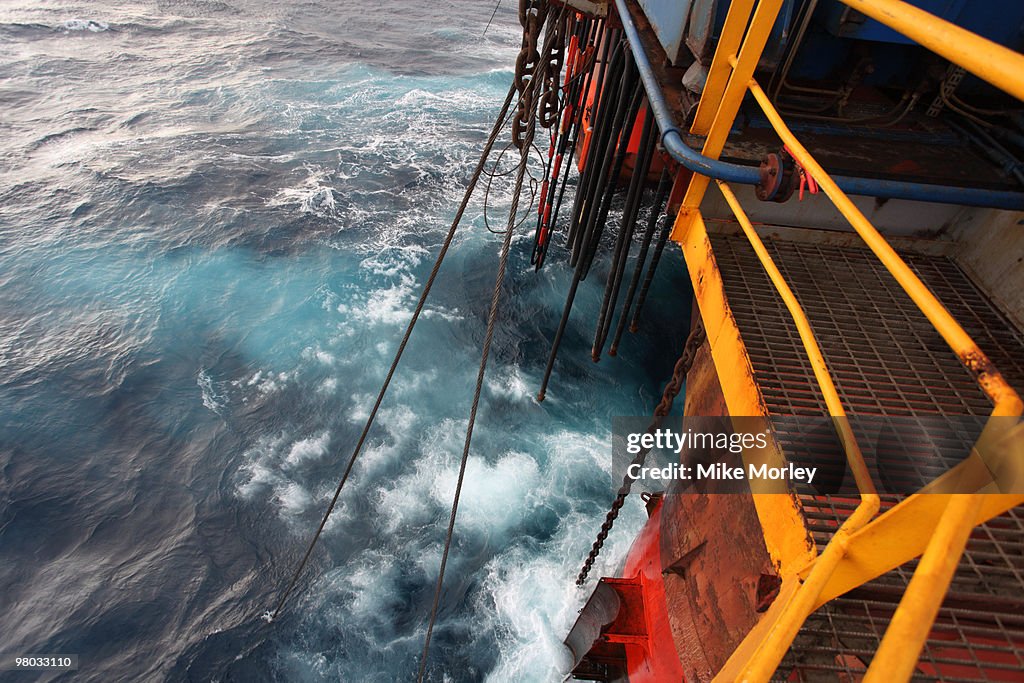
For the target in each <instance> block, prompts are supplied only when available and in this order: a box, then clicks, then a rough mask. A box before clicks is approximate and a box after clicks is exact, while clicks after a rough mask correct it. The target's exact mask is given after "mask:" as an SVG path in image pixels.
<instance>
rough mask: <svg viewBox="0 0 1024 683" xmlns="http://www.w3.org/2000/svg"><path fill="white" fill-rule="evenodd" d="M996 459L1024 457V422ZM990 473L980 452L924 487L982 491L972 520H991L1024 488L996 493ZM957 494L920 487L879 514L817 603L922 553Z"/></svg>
mask: <svg viewBox="0 0 1024 683" xmlns="http://www.w3.org/2000/svg"><path fill="white" fill-rule="evenodd" d="M992 448H993V449H994V450H995V451H996V452H997V459H999V460H1006V461H1011V462H1020V461H1022V460H1024V424H1017V425H1015V426H1014V427H1012V428H1011V429H1008V430H1006V431H1005V433H1004V434H1003V435H1002V437H1001V439H1000V440H999V441H998V442H997V443H994V444H992ZM991 482H992V477H991V473H990V472H989V470H988V468H987V467H986V465H985V463H984V462H983V461H982V460H981V458H980V457H979V456H978V455H977V454H975V453H972V455H971V457H970V458H968V459H967V460H965V461H964V462H963V463H961V464H960V465H958V466H957V467H955V468H954V469H953V470H951V471H949V472H947V473H946V474H944V475H942V477H940V478H939V479H937V480H936V481H934V482H932V484H930V485H929V486H927V487H926V488H925V489H922V490H923V491H971V490H976V491H979V492H983V493H984V495H982V496H981V498H982V500H981V503H980V505H979V507H978V509H977V511H976V512H975V514H974V519H973V524H972V526H973V525H977V524H981V523H983V522H986V521H988V520H990V519H992V518H993V517H996V516H998V515H1001V514H1003V513H1004V512H1006V511H1007V510H1009V509H1011V508H1014V507H1016V506H1018V505H1020V504H1022V503H1024V493H1020V492H1019V491H1018V492H1017V493H1006V494H1001V493H993V492H991V486H986V484H990V483H991ZM951 495H952V494H943V493H918V494H915V495H913V496H910V497H909V498H907V499H905V500H903V501H902V502H900V503H899V504H898V505H896V506H895V507H893V508H892V509H891V510H888V511H887V512H885V513H884V514H882V515H879V516H878V518H876V519H875V520H874V521H872V522H871V524H869V525H867V526H866V527H864V528H863V529H861V530H860V531H858V532H857V533H855V534H853V536H852V537H851V538H850V548H849V551H848V552H847V554H846V557H845V558H843V561H842V562H840V563H839V566H838V567H836V571H835V572H834V573H833V574H832V577H831V578H830V579H829V582H828V584H827V585H826V586H825V588H824V589H823V590H822V592H821V595H820V596H819V597H818V605H819V606H820V605H822V604H824V603H826V602H828V601H829V600H831V599H832V598H835V597H838V596H840V595H842V594H843V593H845V592H847V591H849V590H851V589H853V588H856V587H857V586H859V585H861V584H863V583H865V582H867V581H870V580H871V579H874V578H876V577H878V576H881V575H882V574H884V573H886V572H887V571H890V570H892V569H895V568H896V567H899V566H900V565H902V564H903V563H904V562H907V561H908V560H911V559H913V558H915V557H918V556H919V555H921V554H922V553H923V552H924V550H925V547H926V544H927V543H928V539H929V538H930V537H931V535H932V533H933V532H934V530H935V527H936V524H937V523H938V520H939V518H940V517H941V516H942V514H943V513H944V512H945V510H946V506H947V505H948V503H949V501H950V498H951Z"/></svg>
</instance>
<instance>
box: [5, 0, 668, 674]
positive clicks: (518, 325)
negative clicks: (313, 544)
mask: <svg viewBox="0 0 1024 683" xmlns="http://www.w3.org/2000/svg"><path fill="white" fill-rule="evenodd" d="M505 4H506V5H507V6H506V7H503V8H502V9H501V11H499V13H498V15H497V17H496V18H495V23H494V24H493V25H492V26H491V27H490V29H489V30H488V31H487V33H486V35H483V31H484V25H485V24H486V22H487V20H488V18H489V17H490V14H491V10H492V9H493V5H491V4H489V3H487V4H484V3H478V2H474V1H472V0H450V1H447V2H438V3H399V2H396V1H395V0H377V1H376V2H372V3H366V4H364V3H357V2H354V1H352V2H323V1H313V2H295V3H281V4H276V3H269V2H260V1H258V0H230V1H229V2H214V1H204V0H179V1H172V0H166V1H165V0H156V1H154V2H135V3H130V2H129V3H112V2H84V1H78V2H65V1H61V0H51V1H45V2H28V1H27V0H5V1H4V2H0V105H2V108H0V651H3V652H7V653H65V654H78V655H80V658H81V665H80V670H79V671H78V672H77V673H76V674H74V675H69V676H66V677H65V678H66V679H68V680H86V681H115V680H203V681H205V680H223V681H261V680H281V681H293V680H294V681H320V680H345V681H394V680H408V679H409V678H410V677H412V676H413V675H414V672H415V669H416V666H417V662H418V655H419V651H420V648H421V646H422V639H423V635H424V630H425V622H426V618H427V615H428V613H429V607H430V601H431V598H432V591H433V585H434V581H435V579H436V573H437V568H438V563H439V559H440V552H441V544H442V542H443V533H444V525H445V522H446V520H447V515H448V508H449V505H450V499H451V494H452V491H453V487H454V477H455V472H456V471H457V466H458V457H459V454H460V452H461V445H462V439H463V435H464V431H463V430H464V428H465V424H466V421H465V420H466V414H467V412H468V408H469V401H470V396H471V390H472V383H473V381H474V378H475V372H476V364H477V359H478V355H479V345H480V342H481V340H482V336H483V329H484V320H485V317H486V312H487V306H488V304H489V299H490V290H491V287H492V282H493V273H494V269H495V268H494V266H495V259H496V255H497V251H498V246H499V239H498V238H497V237H495V236H494V235H492V234H490V233H488V232H487V231H486V230H485V229H484V225H483V217H482V216H483V204H482V199H480V198H478V199H477V200H476V201H475V202H474V204H473V205H472V206H471V208H470V210H469V212H468V215H467V221H466V229H465V231H464V232H463V233H462V235H461V236H460V238H459V239H458V240H457V245H456V249H455V250H454V251H453V253H452V254H451V256H450V257H449V259H448V262H447V264H446V268H445V270H444V271H443V274H442V277H441V278H440V280H439V281H438V285H437V287H436V288H435V292H436V294H435V296H434V297H433V299H432V300H431V303H430V305H429V307H428V310H427V314H426V316H425V318H424V319H423V320H422V322H421V324H420V325H419V326H418V328H417V333H416V335H415V337H414V338H413V341H412V343H411V345H410V346H409V349H408V352H407V354H406V360H405V361H404V363H403V365H402V368H401V372H400V375H399V377H398V379H397V381H396V382H395V384H394V385H393V389H392V392H391V394H390V395H389V398H388V399H387V401H386V402H385V407H384V409H383V410H382V412H381V414H380V419H379V420H378V427H377V428H376V430H375V431H374V432H373V433H372V436H371V439H370V442H369V444H368V448H367V449H366V452H365V454H364V456H363V458H362V460H361V461H360V463H359V464H358V466H357V468H356V470H355V473H354V477H353V479H352V480H351V481H350V484H349V486H348V489H347V490H346V493H345V494H344V496H343V502H342V504H341V505H340V506H339V508H338V509H337V511H336V512H335V514H334V517H333V518H332V521H331V524H330V526H329V528H328V531H327V533H326V535H325V537H324V539H323V543H322V544H321V546H320V547H319V550H318V552H317V553H316V555H315V556H314V561H313V562H312V564H311V567H310V569H309V571H308V572H307V574H306V577H305V579H304V581H303V582H302V584H301V586H300V589H299V591H298V592H297V593H296V595H295V597H294V599H293V600H292V602H291V603H290V606H289V608H288V610H287V611H286V613H285V614H284V615H282V617H281V618H280V619H279V620H278V621H276V622H275V623H273V624H271V625H267V624H265V623H264V622H263V621H262V620H261V619H260V618H259V617H260V615H261V614H262V613H263V612H264V611H266V610H267V609H270V608H272V606H273V604H274V602H275V600H276V598H277V596H278V594H279V591H280V590H281V589H282V588H283V585H284V583H285V582H286V580H287V578H288V576H289V574H290V572H291V571H292V569H293V568H294V565H295V563H296V561H297V560H298V558H299V556H301V553H302V551H303V550H304V546H305V543H306V542H307V540H308V538H309V534H310V533H311V530H312V528H313V527H314V526H315V524H316V522H317V520H318V518H319V516H320V515H321V514H322V511H323V509H324V507H325V505H326V501H327V500H328V499H329V496H330V494H331V493H332V492H333V488H334V485H335V482H336V480H337V477H338V476H339V474H340V469H341V463H343V462H344V461H345V459H346V458H347V457H348V455H349V453H350V452H351V447H352V445H353V442H354V439H355V438H356V436H357V435H358V432H359V429H360V428H361V426H362V420H363V419H364V418H365V416H366V413H367V410H368V409H369V407H370V405H371V399H372V396H373V395H374V393H375V392H376V390H377V388H378V386H379V383H380V381H381V380H382V378H383V375H384V371H385V370H386V366H387V362H388V361H389V360H390V358H391V355H392V354H393V352H394V348H395V346H396V344H397V340H398V339H399V337H400V334H401V332H402V330H403V329H404V325H405V323H406V321H407V320H408V317H409V315H410V313H411V310H412V305H413V303H414V301H415V297H416V296H417V294H418V289H419V287H420V286H421V285H422V283H423V281H424V278H425V275H426V273H427V272H428V271H429V267H430V264H431V262H432V255H433V253H434V252H435V251H436V248H437V247H438V245H439V243H440V240H441V238H442V237H443V235H444V232H445V230H446V229H447V223H448V222H449V221H450V218H451V215H452V214H453V213H454V210H455V208H456V206H457V202H458V199H459V198H460V197H461V193H462V189H463V187H464V185H465V183H466V181H467V179H468V176H469V173H470V172H471V170H472V166H473V163H474V162H475V159H476V156H477V153H478V151H479V149H480V147H481V146H482V143H483V140H484V138H485V136H486V132H487V130H488V129H489V127H490V124H491V121H492V118H493V116H494V115H495V114H496V111H497V108H498V106H499V105H500V101H501V99H502V98H503V95H504V93H505V91H506V89H507V84H508V82H509V80H510V78H511V70H510V69H511V67H512V65H513V63H514V57H515V54H516V52H517V49H518V41H519V37H518V36H519V29H518V25H517V23H516V19H515V11H514V7H513V3H511V2H506V3H505ZM507 189H508V188H507V186H500V187H498V188H497V189H496V196H495V198H494V199H495V200H496V203H497V205H498V208H499V209H500V208H501V205H502V203H503V202H505V203H507V201H508V196H507ZM502 193H504V194H502ZM494 218H495V219H497V220H498V221H500V220H501V219H500V216H499V215H498V213H497V212H495V214H494ZM529 247H530V237H529V236H528V234H527V233H526V231H525V229H524V231H523V233H522V235H520V236H518V237H517V238H516V241H515V243H514V253H513V256H512V262H511V264H510V275H509V279H508V282H507V287H506V290H505V298H504V304H503V309H502V315H501V321H500V325H499V328H498V331H497V334H496V339H495V347H494V353H493V355H492V365H491V368H490V371H489V374H488V379H487V383H486V388H485V393H484V397H483V403H482V410H481V415H480V419H479V422H478V428H477V432H476V437H475V442H474V449H473V454H472V457H471V460H470V463H469V470H468V474H467V480H466V488H465V491H464V495H463V499H462V507H461V510H460V515H459V524H458V529H457V533H456V537H455V543H454V547H453V555H452V559H451V562H450V563H449V570H448V574H447V581H446V591H445V594H444V601H443V607H442V611H441V615H440V620H439V625H438V629H437V630H436V631H435V638H434V647H433V650H432V657H431V664H430V668H429V672H430V679H431V680H433V681H477V680H492V681H544V680H559V679H560V677H561V676H560V674H559V671H560V670H561V668H562V667H564V666H565V662H564V655H563V652H562V650H561V646H560V641H561V639H562V638H563V637H564V635H565V632H566V630H567V628H568V627H569V626H570V625H571V623H572V621H573V619H574V618H575V615H576V611H577V610H578V609H579V607H580V606H581V604H582V601H583V600H584V599H585V597H586V594H585V593H582V592H580V591H578V590H577V589H576V588H575V587H574V586H573V581H572V579H573V577H574V576H575V573H576V571H577V569H578V566H579V564H580V562H581V560H582V558H583V556H584V554H585V551H586V550H587V548H589V545H590V543H591V542H592V539H593V535H594V533H595V532H596V530H597V528H598V526H599V523H600V520H601V519H602V518H603V515H604V512H605V510H606V508H607V505H608V503H609V502H610V500H611V495H612V492H611V485H610V481H609V476H608V471H609V469H610V465H611V458H610V453H609V450H608V445H607V439H608V435H609V431H610V419H609V418H610V417H611V416H612V415H617V414H644V413H645V412H648V411H650V410H651V408H652V407H653V405H654V403H655V402H656V398H657V395H658V394H660V383H661V381H663V380H664V378H665V377H666V375H667V374H668V372H669V369H670V367H671V364H672V362H673V360H674V356H675V354H676V353H677V351H678V350H679V347H680V345H681V340H680V331H681V330H682V329H683V328H684V326H685V324H686V321H685V312H686V310H687V309H688V296H687V295H681V294H680V293H679V292H680V291H682V290H681V289H680V288H679V285H680V283H681V282H683V281H684V278H683V276H682V274H681V269H680V260H679V259H678V258H677V255H676V254H674V253H671V254H669V263H668V264H666V266H665V268H664V269H663V270H664V271H671V272H662V273H661V274H660V275H661V276H662V277H661V278H659V280H658V284H657V286H656V287H655V290H654V293H653V294H654V298H653V300H652V302H651V303H652V305H651V306H650V309H651V310H652V312H653V313H654V317H653V318H652V319H651V320H650V322H649V324H648V325H647V327H646V328H645V331H644V333H642V334H640V335H637V336H633V337H630V338H628V339H627V340H626V341H625V342H624V344H623V347H622V350H621V353H620V358H619V359H612V360H606V361H604V362H603V363H602V364H600V365H594V364H593V363H591V361H590V359H589V338H590V335H591V334H592V325H593V320H594V318H595V316H596V309H597V303H598V299H599V297H600V287H601V285H602V282H603V276H604V274H605V272H606V269H607V265H606V264H605V263H603V262H602V263H600V264H598V265H597V266H596V267H595V272H594V274H593V275H592V276H591V278H590V280H588V282H587V283H586V285H585V287H584V288H583V289H582V290H581V294H580V301H579V307H578V311H577V315H576V317H575V318H574V320H573V324H572V325H571V327H570V330H569V333H568V336H567V340H566V344H565V349H564V353H563V356H562V358H561V359H560V361H559V363H558V364H557V366H556V374H555V380H554V384H553V386H552V389H551V391H550V392H549V400H548V401H547V402H545V403H544V404H542V405H541V404H537V403H536V402H535V401H534V400H533V395H534V394H535V393H536V390H537V386H538V384H539V379H540V375H541V372H542V370H543V363H544V360H545V357H546V353H547V348H548V340H549V339H550V337H551V336H552V334H553V331H554V329H555V326H556V323H557V319H558V316H559V315H560V312H561V306H562V301H563V294H562V293H563V292H564V290H565V288H566V286H567V283H568V279H569V270H568V267H567V266H565V265H564V263H563V260H564V259H563V254H562V253H561V252H557V253H556V251H557V250H555V249H553V250H552V254H551V256H550V257H549V262H550V265H549V267H548V268H546V269H545V271H544V272H543V273H542V274H541V275H540V276H537V275H534V274H533V273H532V269H531V267H530V266H529V258H528V251H529ZM642 518H643V511H642V506H641V503H640V501H639V500H631V501H630V502H629V504H628V505H627V507H626V509H625V511H624V514H623V516H622V517H620V520H619V523H618V526H617V527H616V530H615V532H614V533H613V534H612V538H611V543H610V546H609V547H608V548H607V549H606V551H605V553H604V554H603V555H602V558H601V560H600V562H599V563H598V567H597V574H598V575H599V574H601V573H609V572H611V571H613V569H614V566H615V564H616V563H617V562H618V561H620V560H621V558H622V556H623V553H624V552H625V549H626V547H627V545H628V541H629V539H630V537H631V535H632V533H633V531H634V530H635V529H636V528H637V527H638V525H639V524H640V522H641V521H642ZM0 677H4V678H5V680H6V678H10V680H30V679H32V678H33V675H31V674H6V675H5V674H0Z"/></svg>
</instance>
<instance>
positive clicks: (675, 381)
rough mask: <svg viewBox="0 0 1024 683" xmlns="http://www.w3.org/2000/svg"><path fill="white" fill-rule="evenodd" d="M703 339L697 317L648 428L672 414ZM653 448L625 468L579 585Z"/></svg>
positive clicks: (649, 430)
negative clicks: (636, 470) (636, 467)
mask: <svg viewBox="0 0 1024 683" xmlns="http://www.w3.org/2000/svg"><path fill="white" fill-rule="evenodd" d="M703 343H704V325H703V324H702V323H701V322H700V321H699V320H698V321H697V324H696V325H695V326H694V328H693V330H692V331H691V332H690V336H689V337H687V339H686V345H685V346H684V347H683V353H682V354H681V355H680V356H679V360H677V361H676V366H675V368H674V369H673V371H672V379H670V380H669V381H668V384H666V385H665V391H664V392H662V395H661V401H660V402H659V403H658V406H657V407H656V408H655V409H654V419H653V420H652V421H651V424H650V425H649V426H648V427H647V431H648V432H650V433H653V432H654V430H656V429H658V427H659V426H661V421H662V420H663V419H665V417H666V416H667V415H668V414H669V411H671V410H672V403H673V402H674V401H675V399H676V396H678V395H679V392H680V390H681V389H682V388H683V383H684V382H685V381H686V375H687V374H688V373H689V372H690V368H691V367H693V360H694V358H696V357H697V351H698V350H699V349H700V346H701V344H703ZM650 450H651V449H650V448H644V449H642V450H641V451H640V452H639V453H637V454H636V456H635V457H634V458H633V461H632V462H631V463H630V466H629V467H627V468H626V476H625V477H623V479H622V486H620V487H619V492H618V494H617V495H616V496H615V501H614V502H613V503H612V507H611V509H610V510H608V514H607V515H606V516H605V520H604V523H603V524H602V525H601V531H599V532H598V534H597V540H595V541H594V545H593V546H592V547H591V548H590V553H589V554H588V555H587V559H586V561H584V563H583V568H582V569H580V573H579V575H578V576H577V577H576V585H577V586H582V585H583V583H584V582H585V581H586V580H587V574H589V573H590V569H591V567H593V566H594V561H595V560H597V556H598V555H600V554H601V548H602V547H603V546H604V542H605V539H607V538H608V532H609V531H611V530H612V526H613V525H614V524H615V520H616V518H618V516H619V510H621V509H622V506H623V505H624V504H625V502H626V496H628V495H629V491H630V489H631V488H632V486H633V481H634V477H631V476H630V475H629V472H630V471H632V470H633V467H632V466H633V465H640V466H643V464H644V460H646V459H647V454H648V453H649V452H650Z"/></svg>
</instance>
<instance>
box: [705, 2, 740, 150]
mask: <svg viewBox="0 0 1024 683" xmlns="http://www.w3.org/2000/svg"><path fill="white" fill-rule="evenodd" d="M753 8H754V0H733V2H731V3H729V13H728V14H726V15H725V25H723V26H722V35H721V36H720V37H719V38H718V46H717V47H716V48H715V56H714V57H713V58H712V60H711V68H710V69H708V77H707V79H705V81H704V89H703V90H702V91H701V95H700V102H699V103H698V104H697V113H696V114H694V117H693V125H691V126H690V132H691V133H693V134H694V135H707V134H708V131H709V130H711V123H712V122H713V121H714V120H715V114H716V113H718V105H719V103H720V102H721V101H722V96H723V95H724V94H725V86H726V85H727V84H728V83H729V74H730V73H732V65H731V64H729V57H730V56H731V55H734V54H736V53H737V52H738V51H739V49H740V42H741V41H742V40H743V34H744V33H745V32H746V30H747V23H748V22H749V21H750V11H751V10H752V9H753Z"/></svg>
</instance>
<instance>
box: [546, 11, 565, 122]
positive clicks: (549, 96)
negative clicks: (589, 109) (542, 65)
mask: <svg viewBox="0 0 1024 683" xmlns="http://www.w3.org/2000/svg"><path fill="white" fill-rule="evenodd" d="M550 30H551V31H552V40H551V43H550V46H549V47H548V49H547V50H545V55H544V60H545V61H546V62H547V64H548V66H547V70H546V71H545V73H544V80H543V81H542V82H541V84H540V125H541V126H543V127H544V128H551V127H552V126H554V125H557V124H558V121H559V118H560V117H561V113H562V107H561V102H560V100H559V97H558V93H559V83H558V80H559V75H560V74H561V73H562V65H563V64H564V60H565V35H566V33H567V32H568V30H569V28H568V22H567V21H563V20H562V14H561V13H559V15H558V17H556V18H555V21H554V24H553V26H551V28H550Z"/></svg>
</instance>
